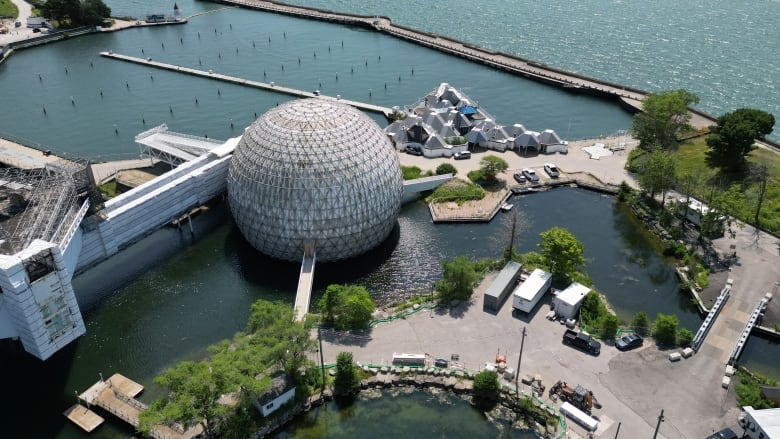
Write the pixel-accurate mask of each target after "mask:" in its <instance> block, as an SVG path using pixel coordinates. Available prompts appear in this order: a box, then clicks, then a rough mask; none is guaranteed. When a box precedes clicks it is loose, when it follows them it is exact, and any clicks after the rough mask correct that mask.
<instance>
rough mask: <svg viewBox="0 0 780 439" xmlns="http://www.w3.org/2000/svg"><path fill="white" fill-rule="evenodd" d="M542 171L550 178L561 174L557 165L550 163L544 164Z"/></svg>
mask: <svg viewBox="0 0 780 439" xmlns="http://www.w3.org/2000/svg"><path fill="white" fill-rule="evenodd" d="M544 172H546V173H547V175H549V176H550V177H551V178H558V177H559V176H560V175H561V171H559V170H558V167H557V166H555V165H554V164H552V163H545V164H544Z"/></svg>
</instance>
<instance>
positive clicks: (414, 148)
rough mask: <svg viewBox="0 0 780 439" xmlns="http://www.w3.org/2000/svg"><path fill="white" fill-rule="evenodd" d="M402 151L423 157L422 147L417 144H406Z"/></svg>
mask: <svg viewBox="0 0 780 439" xmlns="http://www.w3.org/2000/svg"><path fill="white" fill-rule="evenodd" d="M404 151H406V153H407V154H411V155H423V152H422V146H421V145H419V144H412V143H410V144H407V145H406V147H405V148H404Z"/></svg>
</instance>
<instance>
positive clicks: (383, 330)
mask: <svg viewBox="0 0 780 439" xmlns="http://www.w3.org/2000/svg"><path fill="white" fill-rule="evenodd" d="M494 277H495V273H494V274H491V275H489V276H488V277H487V278H486V280H485V282H483V283H482V285H481V286H480V288H479V289H478V290H477V292H476V293H475V294H474V296H473V298H472V300H471V301H470V302H469V303H462V304H460V305H458V306H455V307H453V308H438V309H435V310H423V311H419V312H417V313H416V314H414V315H412V316H409V317H407V318H405V319H399V320H395V321H393V322H391V323H384V324H380V325H378V326H377V327H375V328H373V329H372V330H370V331H369V332H367V333H360V334H343V333H335V332H330V331H325V332H323V334H322V339H323V355H324V358H325V362H326V363H335V361H336V356H337V355H338V353H339V352H342V351H347V352H352V353H353V355H354V358H355V361H358V362H361V363H363V364H376V365H389V364H390V363H391V361H392V354H393V353H394V352H405V353H417V354H427V355H428V359H429V362H431V363H432V362H433V359H434V358H437V357H442V358H446V359H450V358H451V357H452V354H456V355H457V356H458V357H459V361H458V362H457V365H458V366H460V367H463V368H465V369H468V370H470V371H475V372H476V371H479V370H481V369H483V368H484V364H485V363H486V362H491V363H492V362H494V361H495V358H496V354H498V353H500V354H501V355H505V356H506V358H507V363H508V367H511V368H513V369H515V370H518V368H517V365H518V360H520V358H519V357H520V346H521V341H522V338H523V337H522V331H523V328H526V337H525V341H524V345H523V356H522V361H521V363H520V368H519V371H520V374H519V376H520V377H522V376H526V375H531V376H533V375H537V374H538V375H540V376H541V377H542V383H543V385H544V386H545V387H546V388H547V389H549V388H550V387H551V386H552V385H553V384H554V383H555V382H556V381H558V380H564V381H566V382H567V383H568V384H569V385H572V386H576V385H578V384H579V385H582V386H584V387H586V388H588V389H590V390H592V391H593V393H594V396H595V397H596V399H597V400H598V401H599V402H600V403H601V405H602V408H601V409H594V410H593V415H594V416H595V417H597V418H598V419H599V420H600V424H599V427H598V429H597V430H596V433H595V435H594V436H595V437H605V438H612V437H615V434H616V433H617V432H618V428H619V429H620V430H619V434H620V437H626V438H631V437H636V438H649V437H652V435H653V433H654V431H655V426H656V423H657V420H658V416H659V414H660V413H661V410H664V417H665V419H664V422H662V423H661V425H660V428H659V432H658V437H659V438H670V439H671V438H675V439H678V438H690V439H694V438H697V439H699V438H702V437H704V436H706V435H707V434H709V433H711V432H712V431H713V429H714V430H719V429H721V428H723V427H726V426H729V425H733V424H734V423H735V422H736V419H737V416H738V415H739V412H740V410H739V409H738V408H737V406H736V400H735V396H734V392H733V386H732V388H729V389H723V388H721V386H720V382H721V378H722V373H723V372H722V370H723V369H722V366H721V365H720V363H719V362H718V361H717V357H714V358H713V357H711V356H707V355H702V354H698V355H694V356H693V357H691V358H688V359H683V360H681V361H679V362H670V361H669V359H668V354H669V351H664V350H659V349H658V348H657V347H656V346H654V345H653V343H652V340H645V344H644V346H642V347H640V348H638V349H635V350H633V351H630V352H620V351H618V350H617V349H616V348H614V346H612V345H607V344H602V350H601V355H599V356H598V357H594V356H592V355H588V354H586V353H584V352H582V351H579V350H577V349H575V348H572V347H570V346H567V345H564V344H563V343H562V336H563V333H564V331H565V326H564V325H562V324H561V323H560V322H554V321H550V320H547V319H546V318H545V315H546V314H547V311H548V310H549V300H550V297H549V296H548V297H545V298H544V299H543V301H542V302H541V303H540V304H539V305H537V307H536V309H535V310H534V311H533V312H532V313H531V315H530V316H528V315H513V313H512V309H511V308H512V306H511V298H509V299H508V300H507V301H506V302H505V303H504V305H503V307H502V308H501V310H500V311H499V312H498V313H492V312H488V311H484V310H483V308H482V292H483V291H484V290H485V289H486V288H487V285H489V282H490V281H492V279H493V278H494ZM505 384H507V385H510V386H512V385H514V383H513V382H512V381H511V380H510V381H506V382H505ZM520 387H521V388H522V389H523V390H525V391H526V392H530V389H529V388H528V386H524V385H522V384H520ZM542 398H543V399H544V400H545V402H547V403H548V404H552V405H555V406H556V407H559V406H560V401H558V402H554V401H552V400H550V399H549V397H548V394H547V392H545V394H544V395H543V397H542ZM618 424H620V426H619V427H618ZM568 428H569V433H570V434H569V436H570V437H587V433H586V432H585V431H584V429H582V428H581V427H580V426H578V425H577V424H575V423H574V422H568Z"/></svg>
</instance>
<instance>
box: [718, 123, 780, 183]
mask: <svg viewBox="0 0 780 439" xmlns="http://www.w3.org/2000/svg"><path fill="white" fill-rule="evenodd" d="M774 125H775V117H774V116H773V115H772V114H770V113H767V112H764V111H761V110H755V109H751V108H740V109H738V110H735V111H733V112H730V113H726V114H724V115H722V116H720V117H719V118H718V121H717V124H716V125H713V126H711V127H710V134H709V135H708V136H707V146H709V147H710V149H709V151H707V160H708V161H709V163H710V164H711V165H712V166H715V167H718V168H721V169H724V170H728V171H740V170H743V169H744V168H745V165H746V160H745V157H746V156H747V154H748V153H749V152H750V150H751V149H752V148H753V143H754V142H755V140H756V139H762V138H764V136H766V135H767V134H769V133H771V132H772V129H773V128H774Z"/></svg>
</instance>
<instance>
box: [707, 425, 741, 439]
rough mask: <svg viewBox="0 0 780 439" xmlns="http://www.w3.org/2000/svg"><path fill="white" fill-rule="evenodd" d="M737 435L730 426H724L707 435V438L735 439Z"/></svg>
mask: <svg viewBox="0 0 780 439" xmlns="http://www.w3.org/2000/svg"><path fill="white" fill-rule="evenodd" d="M738 437H739V436H737V434H736V433H734V430H732V429H730V428H724V429H723V430H721V431H718V432H715V433H713V434H711V435H709V436H707V439H737V438H738Z"/></svg>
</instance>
